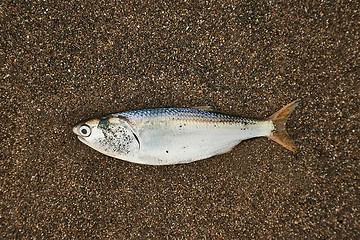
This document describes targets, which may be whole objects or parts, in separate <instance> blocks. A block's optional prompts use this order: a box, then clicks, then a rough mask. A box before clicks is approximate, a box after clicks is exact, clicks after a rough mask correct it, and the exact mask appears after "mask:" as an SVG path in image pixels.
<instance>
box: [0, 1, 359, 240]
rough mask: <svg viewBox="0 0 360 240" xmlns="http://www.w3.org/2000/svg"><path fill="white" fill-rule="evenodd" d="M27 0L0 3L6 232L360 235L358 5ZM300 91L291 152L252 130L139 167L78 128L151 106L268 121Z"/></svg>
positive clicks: (14, 235)
mask: <svg viewBox="0 0 360 240" xmlns="http://www.w3.org/2000/svg"><path fill="white" fill-rule="evenodd" d="M21 2H22V1H19V2H15V1H2V2H1V3H0V13H1V14H0V15H1V16H0V20H1V21H0V32H1V38H0V42H1V44H0V47H1V49H0V60H1V61H0V66H1V74H0V75H1V80H0V81H1V84H0V109H1V111H2V114H1V115H0V120H1V126H2V127H1V128H0V136H1V137H0V160H1V161H0V171H1V175H0V176H1V181H0V182H1V183H0V184H1V185H0V186H1V196H0V204H1V211H0V222H1V224H0V238H1V239H29V238H31V237H33V238H35V239H50V238H54V239H59V238H65V239H67V238H73V239H92V238H106V239H205V238H206V239H250V238H252V239H260V238H262V239H264V238H275V239H304V238H309V239H357V238H359V212H358V209H359V191H358V189H359V170H360V169H359V74H358V71H357V70H356V69H358V66H359V18H358V15H357V14H356V11H357V9H358V7H359V6H358V4H356V1H352V2H350V1H349V3H343V2H345V1H340V2H337V3H335V2H334V3H331V4H325V3H314V4H309V5H299V4H288V3H287V1H283V2H282V3H274V2H273V3H271V4H270V3H267V2H266V1H259V2H257V3H255V2H254V3H247V2H243V1H240V2H239V3H235V4H230V3H225V1H224V3H223V2H216V1H214V2H212V1H211V2H210V3H206V2H199V3H192V2H191V1H190V2H187V3H177V4H175V3H172V4H169V3H165V2H162V1H158V2H155V1H154V2H149V3H138V4H129V3H108V2H107V1H105V3H104V2H97V1H94V2H93V3H92V4H89V3H86V4H85V3H83V4H80V3H79V2H75V3H72V1H69V2H67V3H60V2H58V3H43V2H40V3H38V4H35V3H29V2H24V3H21ZM242 2H243V3H242ZM294 99H301V104H300V106H299V107H298V108H297V110H296V111H295V112H294V113H293V115H292V117H291V119H290V120H289V122H288V129H289V133H290V135H291V136H292V137H293V138H294V139H295V141H296V144H297V146H298V152H296V153H295V154H293V153H291V152H289V151H287V150H286V149H284V148H282V147H281V146H279V145H278V144H276V143H274V142H272V141H269V140H267V139H266V138H258V139H252V140H248V141H245V142H243V143H241V144H240V145H238V146H237V147H236V148H235V149H234V150H233V151H232V152H230V153H227V154H224V155H221V156H216V157H213V158H210V159H207V160H203V161H199V162H196V163H192V164H187V165H177V166H143V165H136V164H131V163H128V162H124V161H121V160H116V159H113V158H110V157H106V156H104V155H102V154H100V153H98V152H96V151H94V150H92V149H90V148H89V147H87V146H85V145H84V144H82V143H81V142H80V141H78V140H77V139H76V137H75V136H74V134H73V133H72V132H71V127H72V126H73V125H74V124H76V123H77V122H79V121H81V120H84V119H88V118H91V117H99V116H102V115H105V114H107V113H109V112H119V111H123V110H129V109H139V108H145V107H168V106H174V107H180V106H181V107H191V106H202V105H210V106H214V107H215V109H217V110H220V111H222V112H228V113H237V114H241V115H243V116H247V117H254V118H265V117H267V116H270V115H271V114H272V113H274V112H275V111H276V110H278V109H279V108H280V107H282V106H283V105H285V104H287V103H289V102H291V101H292V100H294Z"/></svg>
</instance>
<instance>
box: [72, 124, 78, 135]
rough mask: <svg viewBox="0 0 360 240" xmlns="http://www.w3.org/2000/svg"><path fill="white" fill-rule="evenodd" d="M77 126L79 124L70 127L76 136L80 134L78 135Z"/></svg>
mask: <svg viewBox="0 0 360 240" xmlns="http://www.w3.org/2000/svg"><path fill="white" fill-rule="evenodd" d="M78 128H79V125H76V126H75V127H73V128H72V131H73V133H75V134H76V135H77V136H78V137H80V136H79V133H78V131H77V130H78Z"/></svg>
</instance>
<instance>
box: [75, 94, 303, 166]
mask: <svg viewBox="0 0 360 240" xmlns="http://www.w3.org/2000/svg"><path fill="white" fill-rule="evenodd" d="M298 102H299V101H298V100H296V101H293V102H292V103H290V104H288V105H286V106H285V107H283V108H282V109H280V110H279V111H277V112H276V113H275V114H273V115H272V116H271V117H269V118H268V119H266V120H254V119H248V118H243V117H239V116H231V115H226V114H222V113H217V112H212V111H209V110H208V109H204V108H153V109H142V110H133V111H126V112H120V113H114V114H109V115H107V116H106V117H103V118H100V119H92V120H89V121H85V122H82V123H79V124H77V125H76V126H75V127H73V132H74V133H75V134H76V135H77V136H78V138H79V140H80V141H81V142H83V143H85V144H86V145H88V146H90V147H91V148H93V149H95V150H97V151H99V152H101V153H103V154H105V155H108V156H111V157H114V158H118V159H122V160H125V161H129V162H133V163H140V164H148V165H169V164H181V163H190V162H194V161H197V160H201V159H205V158H209V157H212V156H215V155H218V154H223V153H226V152H229V151H230V150H231V149H232V148H234V147H235V146H236V145H237V144H239V143H240V142H241V141H242V140H245V139H249V138H255V137H262V136H266V137H268V138H270V139H272V140H274V141H275V142H277V143H279V144H281V145H282V146H284V147H285V148H287V149H288V150H290V151H295V150H296V148H295V145H294V143H293V141H292V140H291V139H290V137H289V136H288V134H287V132H286V129H285V124H286V120H287V118H288V116H289V115H290V114H291V112H292V111H293V110H294V109H295V107H296V106H297V105H298Z"/></svg>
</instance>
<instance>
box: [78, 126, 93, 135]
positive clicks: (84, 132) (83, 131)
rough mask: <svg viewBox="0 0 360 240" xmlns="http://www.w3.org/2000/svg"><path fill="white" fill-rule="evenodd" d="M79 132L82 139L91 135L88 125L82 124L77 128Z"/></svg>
mask: <svg viewBox="0 0 360 240" xmlns="http://www.w3.org/2000/svg"><path fill="white" fill-rule="evenodd" d="M79 132H80V134H81V135H82V136H83V137H88V136H90V134H91V129H90V127H89V125H87V124H83V125H81V127H80V128H79Z"/></svg>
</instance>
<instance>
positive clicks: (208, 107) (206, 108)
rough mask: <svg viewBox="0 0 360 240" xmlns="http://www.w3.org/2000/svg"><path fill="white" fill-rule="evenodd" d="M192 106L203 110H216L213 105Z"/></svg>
mask: <svg viewBox="0 0 360 240" xmlns="http://www.w3.org/2000/svg"><path fill="white" fill-rule="evenodd" d="M192 108H195V109H199V110H203V111H208V112H213V111H215V109H214V108H213V107H212V106H196V107H192Z"/></svg>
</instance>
